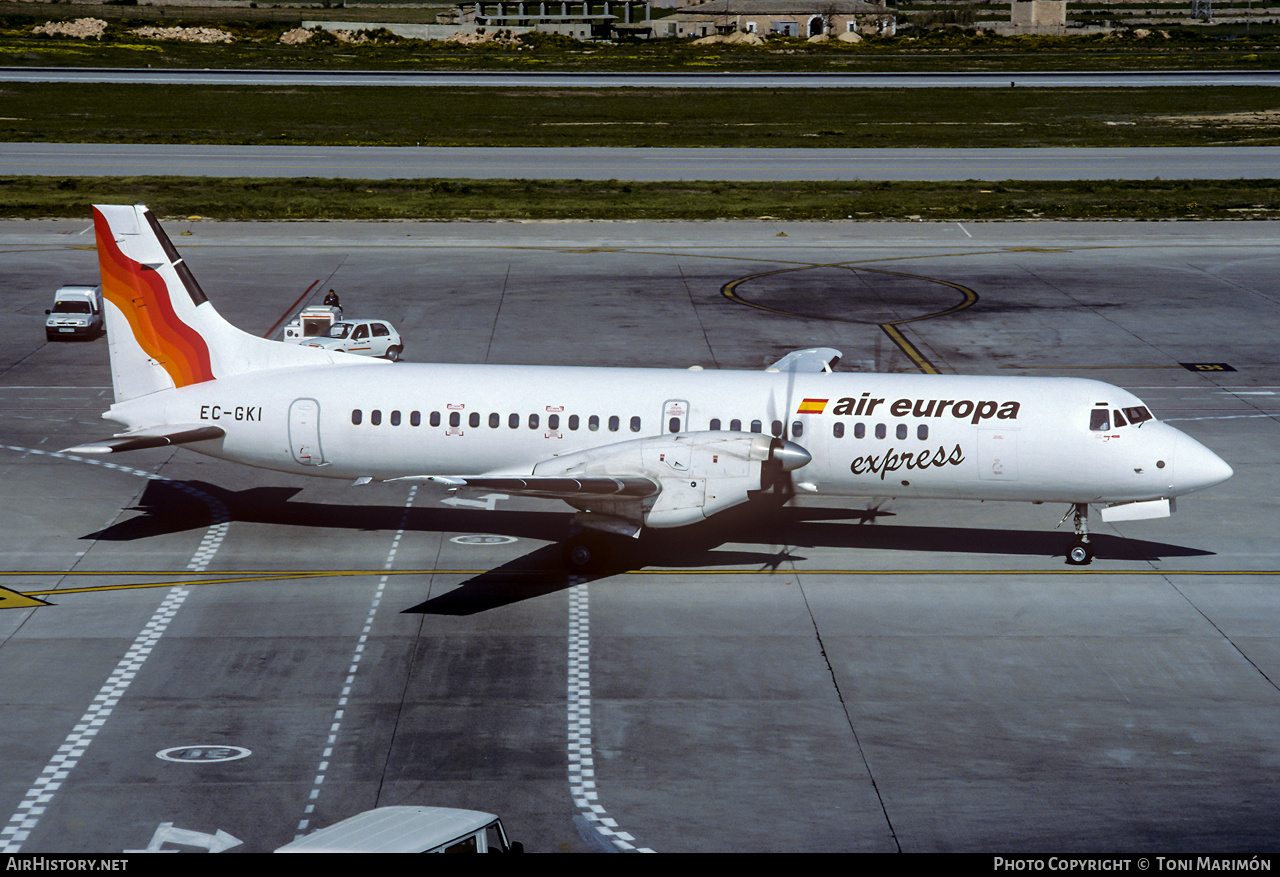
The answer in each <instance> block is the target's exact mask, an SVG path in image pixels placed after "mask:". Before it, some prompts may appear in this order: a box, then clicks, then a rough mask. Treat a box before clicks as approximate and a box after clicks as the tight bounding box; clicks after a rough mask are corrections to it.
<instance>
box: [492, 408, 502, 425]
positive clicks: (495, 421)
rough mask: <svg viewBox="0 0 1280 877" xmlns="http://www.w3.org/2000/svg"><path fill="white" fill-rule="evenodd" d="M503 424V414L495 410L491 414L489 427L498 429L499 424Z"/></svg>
mask: <svg viewBox="0 0 1280 877" xmlns="http://www.w3.org/2000/svg"><path fill="white" fill-rule="evenodd" d="M501 425H502V415H501V414H499V413H498V412H496V411H495V412H493V413H492V414H490V415H489V428H490V429H497V428H498V427H499V426H501Z"/></svg>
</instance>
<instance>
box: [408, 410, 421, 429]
mask: <svg viewBox="0 0 1280 877" xmlns="http://www.w3.org/2000/svg"><path fill="white" fill-rule="evenodd" d="M409 425H410V426H422V412H421V411H410V412H409Z"/></svg>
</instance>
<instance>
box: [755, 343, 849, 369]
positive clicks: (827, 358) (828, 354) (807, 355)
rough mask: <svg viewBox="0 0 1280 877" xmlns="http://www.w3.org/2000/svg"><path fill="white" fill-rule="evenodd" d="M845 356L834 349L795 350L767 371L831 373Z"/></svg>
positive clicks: (811, 348)
mask: <svg viewBox="0 0 1280 877" xmlns="http://www.w3.org/2000/svg"><path fill="white" fill-rule="evenodd" d="M843 355H844V354H843V353H841V352H840V351H839V350H836V349H835V348H834V347H810V348H808V349H806V350H793V351H791V352H790V353H788V354H787V355H786V356H784V357H782V359H780V360H778V361H777V362H775V363H774V364H773V365H771V366H769V367H768V368H767V369H765V371H774V370H775V369H776V370H777V371H780V372H829V371H831V370H832V369H833V368H835V367H836V363H838V362H840V357H841V356H843Z"/></svg>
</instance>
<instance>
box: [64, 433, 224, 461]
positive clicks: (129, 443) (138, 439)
mask: <svg viewBox="0 0 1280 877" xmlns="http://www.w3.org/2000/svg"><path fill="white" fill-rule="evenodd" d="M226 434H227V433H226V430H224V429H222V427H219V426H190V427H181V426H163V427H156V428H151V429H139V430H135V431H133V432H127V433H125V434H123V435H118V436H115V437H113V438H109V439H103V440H102V441H97V442H90V443H89V444H87V445H76V446H75V447H74V448H67V449H66V450H64V451H63V452H62V453H64V454H118V453H120V452H121V451H140V450H142V449H143V448H164V447H168V446H170V445H185V444H189V443H191V442H205V441H209V440H210V439H220V438H222V437H223V436H224V435H226Z"/></svg>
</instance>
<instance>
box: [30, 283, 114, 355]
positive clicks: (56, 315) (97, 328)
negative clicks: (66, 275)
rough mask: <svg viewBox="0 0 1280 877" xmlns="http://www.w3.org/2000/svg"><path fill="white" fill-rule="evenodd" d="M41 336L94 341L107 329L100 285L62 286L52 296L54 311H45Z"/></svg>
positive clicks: (54, 338)
mask: <svg viewBox="0 0 1280 877" xmlns="http://www.w3.org/2000/svg"><path fill="white" fill-rule="evenodd" d="M45 314H46V315H47V317H46V319H45V321H44V337H45V340H47V341H57V340H59V339H61V338H91V339H92V338H97V337H98V336H99V335H101V334H102V332H103V330H104V329H105V327H106V324H105V323H104V322H103V316H102V287H101V286H64V287H62V288H61V289H59V290H58V291H57V292H55V293H54V294H53V309H52V310H47V311H45Z"/></svg>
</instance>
